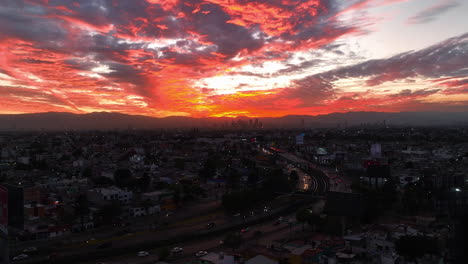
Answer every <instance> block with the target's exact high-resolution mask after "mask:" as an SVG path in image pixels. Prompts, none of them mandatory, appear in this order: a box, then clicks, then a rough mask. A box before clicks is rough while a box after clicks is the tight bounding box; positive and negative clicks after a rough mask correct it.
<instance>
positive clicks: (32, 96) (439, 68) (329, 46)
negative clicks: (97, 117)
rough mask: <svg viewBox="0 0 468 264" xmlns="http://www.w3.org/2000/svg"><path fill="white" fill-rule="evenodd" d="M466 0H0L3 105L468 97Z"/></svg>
mask: <svg viewBox="0 0 468 264" xmlns="http://www.w3.org/2000/svg"><path fill="white" fill-rule="evenodd" d="M467 14H468V1H466V0H204V1H203V0H76V1H73V0H0V114H12V113H35V112H48V111H56V112H73V113H89V112H97V111H112V112H121V113H126V114H141V115H148V116H157V117H163V116H171V115H178V116H193V117H203V116H251V117H262V116H270V117H276V116H284V115H289V114H307V115H316V114H326V113H331V112H347V111H386V112H396V111H468V17H467Z"/></svg>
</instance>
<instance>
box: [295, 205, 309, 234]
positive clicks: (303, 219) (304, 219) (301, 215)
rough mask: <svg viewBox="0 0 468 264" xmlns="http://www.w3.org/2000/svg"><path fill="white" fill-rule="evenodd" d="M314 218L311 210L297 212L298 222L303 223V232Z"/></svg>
mask: <svg viewBox="0 0 468 264" xmlns="http://www.w3.org/2000/svg"><path fill="white" fill-rule="evenodd" d="M312 216H313V215H312V212H311V210H310V209H307V208H302V209H299V211H297V212H296V220H297V221H298V222H299V223H302V231H304V226H305V224H306V223H308V222H309V220H310V219H311V218H312Z"/></svg>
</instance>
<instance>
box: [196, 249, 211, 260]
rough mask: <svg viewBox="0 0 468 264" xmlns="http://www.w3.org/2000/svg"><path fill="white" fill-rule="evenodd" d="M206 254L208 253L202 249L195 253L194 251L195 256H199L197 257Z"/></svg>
mask: <svg viewBox="0 0 468 264" xmlns="http://www.w3.org/2000/svg"><path fill="white" fill-rule="evenodd" d="M206 254H208V252H206V251H203V250H202V251H198V252H197V253H195V256H196V257H197V258H199V257H203V256H205V255H206Z"/></svg>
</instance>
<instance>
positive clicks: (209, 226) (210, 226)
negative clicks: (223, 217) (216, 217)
mask: <svg viewBox="0 0 468 264" xmlns="http://www.w3.org/2000/svg"><path fill="white" fill-rule="evenodd" d="M215 225H216V224H215V223H214V222H211V223H208V224H207V225H206V226H207V227H208V228H213V227H215Z"/></svg>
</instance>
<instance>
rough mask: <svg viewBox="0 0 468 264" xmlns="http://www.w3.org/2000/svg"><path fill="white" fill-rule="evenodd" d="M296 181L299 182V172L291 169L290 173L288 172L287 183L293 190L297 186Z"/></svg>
mask: <svg viewBox="0 0 468 264" xmlns="http://www.w3.org/2000/svg"><path fill="white" fill-rule="evenodd" d="M298 182H299V174H297V171H295V170H293V171H291V173H290V174H289V183H290V185H291V188H292V189H293V190H295V189H296V188H297V183H298Z"/></svg>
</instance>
